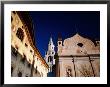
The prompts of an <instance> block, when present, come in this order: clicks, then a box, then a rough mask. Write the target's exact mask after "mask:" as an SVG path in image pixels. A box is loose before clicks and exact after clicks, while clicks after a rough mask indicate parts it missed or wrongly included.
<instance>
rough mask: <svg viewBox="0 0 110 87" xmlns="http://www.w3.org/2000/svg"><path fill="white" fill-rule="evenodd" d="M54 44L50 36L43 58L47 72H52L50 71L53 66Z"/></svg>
mask: <svg viewBox="0 0 110 87" xmlns="http://www.w3.org/2000/svg"><path fill="white" fill-rule="evenodd" d="M54 47H55V46H54V44H53V41H52V38H51V37H50V41H49V44H48V51H47V52H46V53H45V58H44V59H45V60H46V63H47V64H48V66H49V73H50V74H52V73H51V72H53V66H54V65H55V58H54V55H55V50H54Z"/></svg>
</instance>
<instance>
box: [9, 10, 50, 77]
mask: <svg viewBox="0 0 110 87" xmlns="http://www.w3.org/2000/svg"><path fill="white" fill-rule="evenodd" d="M48 68H49V67H48V64H47V63H46V62H45V60H44V59H43V58H42V56H41V54H40V53H39V51H38V49H37V48H36V47H35V40H34V34H33V25H32V20H31V18H30V16H29V14H28V12H18V11H12V12H11V76H12V77H33V76H35V77H47V73H48Z"/></svg>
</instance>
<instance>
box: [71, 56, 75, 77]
mask: <svg viewBox="0 0 110 87" xmlns="http://www.w3.org/2000/svg"><path fill="white" fill-rule="evenodd" d="M71 57H72V58H73V59H72V62H73V66H74V72H75V77H76V69H75V62H74V57H73V56H72V55H71Z"/></svg>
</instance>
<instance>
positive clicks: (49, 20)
mask: <svg viewBox="0 0 110 87" xmlns="http://www.w3.org/2000/svg"><path fill="white" fill-rule="evenodd" d="M29 14H30V16H31V18H32V21H33V26H34V35H35V42H36V43H35V44H36V47H37V48H38V49H39V51H40V53H41V55H42V56H43V57H44V55H45V51H47V48H48V43H49V39H50V37H51V36H52V39H53V43H54V44H55V49H57V40H58V34H59V33H60V34H61V36H62V39H63V40H64V39H66V38H69V37H72V36H73V35H75V34H76V33H77V32H78V33H79V34H80V35H82V36H83V37H87V38H90V39H91V40H99V39H100V12H99V11H31V12H29Z"/></svg>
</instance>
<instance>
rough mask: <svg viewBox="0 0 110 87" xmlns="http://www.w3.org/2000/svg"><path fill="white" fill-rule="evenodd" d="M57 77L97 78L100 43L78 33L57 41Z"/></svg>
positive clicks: (98, 73)
mask: <svg viewBox="0 0 110 87" xmlns="http://www.w3.org/2000/svg"><path fill="white" fill-rule="evenodd" d="M57 47H58V50H57V53H58V59H57V65H56V66H57V69H56V76H57V77H99V76H100V41H95V42H93V41H91V40H90V39H88V38H84V37H82V36H81V35H79V34H78V33H76V34H75V35H74V36H73V37H70V38H67V39H65V40H64V41H62V38H59V39H58V46H57Z"/></svg>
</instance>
